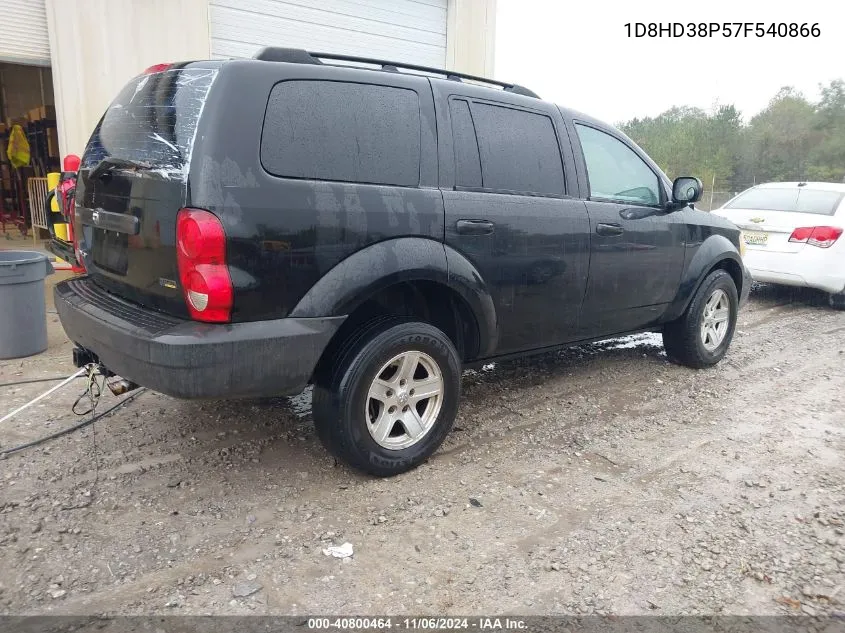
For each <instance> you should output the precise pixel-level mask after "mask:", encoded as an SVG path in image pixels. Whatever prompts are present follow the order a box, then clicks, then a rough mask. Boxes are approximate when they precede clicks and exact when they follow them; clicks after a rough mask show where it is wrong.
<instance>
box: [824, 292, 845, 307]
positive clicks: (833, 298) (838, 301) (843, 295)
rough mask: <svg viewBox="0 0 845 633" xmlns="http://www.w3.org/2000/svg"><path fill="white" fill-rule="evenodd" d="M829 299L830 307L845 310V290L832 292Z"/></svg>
mask: <svg viewBox="0 0 845 633" xmlns="http://www.w3.org/2000/svg"><path fill="white" fill-rule="evenodd" d="M828 301H830V307H831V308H833V309H834V310H845V292H837V293H836V294H833V293H831V295H830V297H829V298H828Z"/></svg>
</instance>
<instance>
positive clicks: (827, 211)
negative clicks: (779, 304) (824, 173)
mask: <svg viewBox="0 0 845 633" xmlns="http://www.w3.org/2000/svg"><path fill="white" fill-rule="evenodd" d="M713 213H714V214H716V215H720V216H722V217H724V218H727V219H728V220H731V221H732V222H733V223H734V224H736V225H737V226H738V227H739V228H740V229H741V230H742V232H743V239H744V241H745V247H746V252H745V256H744V261H745V265H746V267H747V268H748V270H749V272H750V273H751V276H752V277H753V278H754V280H755V281H762V282H766V283H773V284H783V285H786V286H806V287H808V288H818V289H819V290H824V291H825V292H829V293H830V304H831V305H832V306H833V307H836V308H842V309H845V237H843V236H842V233H843V230H845V184H839V183H827V182H770V183H766V184H763V185H757V186H756V187H752V188H751V189H747V190H746V191H743V192H742V193H741V194H739V195H738V196H736V197H735V198H733V199H732V200H730V201H728V202H727V203H726V204H725V205H724V206H722V207H720V208H719V209H715V210H714V211H713Z"/></svg>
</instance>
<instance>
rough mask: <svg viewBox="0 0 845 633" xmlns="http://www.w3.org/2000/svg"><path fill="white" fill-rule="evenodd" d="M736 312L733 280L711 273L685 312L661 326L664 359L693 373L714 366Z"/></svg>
mask: <svg viewBox="0 0 845 633" xmlns="http://www.w3.org/2000/svg"><path fill="white" fill-rule="evenodd" d="M738 309H739V298H738V296H737V291H736V284H735V283H734V280H733V278H732V277H731V276H730V275H729V274H728V273H727V272H726V271H724V270H721V269H719V270H714V271H713V272H712V273H710V274H709V275H707V277H706V278H705V279H704V282H703V283H702V284H701V287H700V288H699V289H698V292H696V293H695V296H694V297H693V299H692V301H690V304H689V306H688V307H687V310H686V312H684V314H683V315H681V317H680V318H678V319H677V320H675V321H672V322H671V323H667V324H666V325H664V326H663V346H664V347H665V349H666V355H667V356H668V357H669V359H670V360H672V361H674V362H676V363H678V364H680V365H686V366H687V367H692V368H695V369H702V368H704V367H711V366H713V365H715V364H716V363H718V362H719V361H720V360H722V358H723V357H724V355H725V353H726V352H727V351H728V347H729V346H730V344H731V340H732V339H733V335H734V330H735V329H736V318H737V312H738ZM723 317H724V319H723Z"/></svg>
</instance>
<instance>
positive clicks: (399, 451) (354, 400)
mask: <svg viewBox="0 0 845 633" xmlns="http://www.w3.org/2000/svg"><path fill="white" fill-rule="evenodd" d="M460 389H461V361H460V357H459V356H458V352H457V351H456V350H455V346H454V345H453V344H452V342H451V341H450V340H449V337H447V336H446V335H445V334H444V333H443V332H441V331H440V330H439V329H437V328H436V327H434V326H432V325H429V324H427V323H420V322H397V321H387V322H376V323H372V324H370V325H368V326H365V328H364V329H363V330H362V331H359V332H356V333H355V334H354V335H352V336H350V337H349V339H348V340H347V342H346V343H345V344H343V345H341V346H340V347H339V349H338V352H337V357H336V358H335V361H334V362H333V363H331V366H330V367H329V368H328V369H327V370H326V371H325V372H323V375H322V376H318V378H317V381H316V384H315V386H314V399H313V416H314V424H315V426H316V428H317V435H318V436H319V437H320V440H321V441H322V442H323V445H324V446H325V447H326V448H327V449H328V450H329V451H330V452H332V453H333V454H334V455H335V456H336V457H338V458H339V459H341V460H342V461H344V462H346V463H347V464H349V465H350V466H352V467H354V468H357V469H359V470H362V471H364V472H367V473H369V474H371V475H376V476H378V477H389V476H392V475H397V474H399V473H402V472H405V471H408V470H411V469H413V468H416V467H417V466H418V465H419V464H421V463H422V462H423V461H425V460H426V459H427V458H428V457H430V456H431V454H432V453H434V451H436V450H437V448H438V447H439V446H440V444H441V443H442V442H443V440H444V439H445V437H446V434H447V433H448V432H449V430H450V429H451V428H452V424H453V422H454V420H455V416H456V414H457V412H458V402H459V400H460Z"/></svg>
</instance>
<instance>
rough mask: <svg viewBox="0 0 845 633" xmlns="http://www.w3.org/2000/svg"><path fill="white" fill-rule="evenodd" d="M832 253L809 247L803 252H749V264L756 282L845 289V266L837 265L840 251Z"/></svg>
mask: <svg viewBox="0 0 845 633" xmlns="http://www.w3.org/2000/svg"><path fill="white" fill-rule="evenodd" d="M807 248H814V247H807ZM816 251H818V252H816ZM831 252H832V251H831ZM831 252H828V251H826V250H822V249H815V250H814V251H808V250H806V249H805V250H804V251H802V252H800V253H767V252H760V251H749V252H748V253H746V256H745V265H746V266H747V267H748V270H749V272H750V273H751V276H752V277H753V278H754V281H760V282H763V283H771V284H783V285H784V286H801V287H805V288H816V289H818V290H824V291H825V292H831V293H838V292H842V291H843V290H845V272H841V271H845V269H843V268H841V267H839V266H837V262H836V260H835V256H836V253H833V255H834V257H830V254H831ZM840 255H841V253H840Z"/></svg>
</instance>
